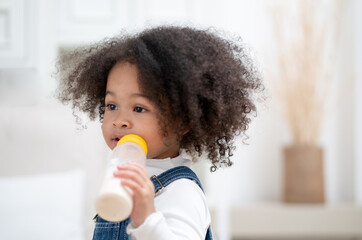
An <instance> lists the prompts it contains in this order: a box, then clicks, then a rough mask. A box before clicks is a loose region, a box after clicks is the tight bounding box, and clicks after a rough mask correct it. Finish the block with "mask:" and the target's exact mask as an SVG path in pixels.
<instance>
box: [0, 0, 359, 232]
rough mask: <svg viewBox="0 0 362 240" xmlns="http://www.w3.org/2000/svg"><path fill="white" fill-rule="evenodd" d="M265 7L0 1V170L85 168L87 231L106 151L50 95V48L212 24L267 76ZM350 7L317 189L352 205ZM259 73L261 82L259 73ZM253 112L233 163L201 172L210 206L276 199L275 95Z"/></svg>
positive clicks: (284, 135) (354, 127) (355, 192)
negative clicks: (322, 184) (237, 41)
mask: <svg viewBox="0 0 362 240" xmlns="http://www.w3.org/2000/svg"><path fill="white" fill-rule="evenodd" d="M273 3H274V1H263V0H259V1H232V0H223V1H221V0H212V1H210V0H208V1H207V0H200V1H192V0H179V1H167V0H158V1H149V0H148V1H147V0H135V1H131V0H129V1H126V0H123V1H117V0H105V1H96V0H92V1H90V0H74V1H71V0H62V1H56V0H1V2H0V112H1V118H0V126H1V135H0V176H10V175H12V176H14V175H23V174H33V173H39V172H46V171H51V172H56V171H63V170H66V169H71V168H82V169H84V170H85V172H86V174H87V181H88V185H87V192H86V194H87V198H86V199H87V201H86V203H85V209H86V214H85V216H84V224H85V225H86V231H87V234H88V235H89V234H90V232H91V228H92V222H91V221H89V220H90V218H91V217H93V216H92V215H93V213H94V209H92V207H93V205H92V201H91V200H92V197H94V194H95V192H96V187H95V186H96V185H97V181H98V179H99V175H100V172H101V171H100V169H101V168H102V166H103V165H102V164H103V163H102V160H103V159H104V158H105V156H106V152H107V148H106V146H105V144H104V143H103V139H102V136H101V132H100V125H99V124H98V123H92V124H89V129H87V130H83V131H78V130H76V128H77V126H76V125H75V122H74V119H73V116H72V113H71V111H70V110H69V109H68V108H66V107H64V106H61V105H60V104H59V103H58V102H56V101H55V100H54V98H53V91H54V88H55V86H56V82H55V80H54V79H53V78H52V77H51V72H52V71H54V59H55V57H56V55H57V51H58V49H59V48H60V47H66V46H72V45H77V44H86V43H89V42H93V41H97V40H100V39H102V38H104V37H106V36H111V35H113V34H115V33H118V32H119V31H120V30H121V29H124V28H126V29H128V30H129V31H137V30H140V29H143V28H144V27H147V26H150V25H157V24H163V23H174V24H178V23H186V24H191V25H193V26H200V27H209V26H213V27H216V28H218V29H222V30H225V31H227V32H229V33H231V34H236V35H241V36H242V37H243V39H244V41H245V42H246V43H247V45H248V47H250V48H251V50H252V54H253V55H254V56H255V57H256V59H257V60H258V62H257V64H258V65H259V67H260V69H261V71H262V72H263V74H266V70H265V69H266V68H267V67H268V66H269V65H270V64H271V62H272V59H270V55H269V52H270V50H269V49H270V48H272V47H273V46H271V43H272V40H271V36H272V35H271V24H270V19H269V13H268V7H269V6H270V5H273ZM354 4H355V6H356V7H354V8H352V7H351V6H350V5H349V7H347V10H346V11H347V12H348V14H347V17H346V19H345V20H344V22H343V30H342V33H343V37H342V38H341V48H340V50H339V52H338V56H339V57H340V60H339V61H338V65H337V67H336V69H335V70H336V74H335V78H334V79H333V81H334V83H335V86H334V88H333V89H334V91H333V94H332V98H331V100H330V103H329V104H330V107H329V111H328V113H327V117H326V119H325V125H324V132H323V134H322V139H321V142H322V144H323V146H324V147H325V150H326V158H325V164H326V188H327V189H326V191H327V202H330V203H339V202H351V201H353V200H354V199H355V197H356V198H357V199H358V201H359V202H360V203H361V202H362V200H361V199H362V190H361V188H362V181H361V179H362V170H361V166H362V160H361V155H362V154H361V150H360V148H359V147H358V146H360V145H361V137H360V136H362V134H361V127H360V126H359V124H358V123H359V122H361V108H360V106H361V104H362V101H361V97H360V96H361V94H362V92H361V75H362V74H361V56H362V53H361V47H360V46H359V45H358V44H357V43H359V42H361V41H360V40H361V31H360V30H359V29H360V24H361V20H360V14H361V4H360V2H358V1H355V3H354ZM354 17H358V18H356V19H357V20H354ZM353 21H354V24H352V23H353ZM356 30H357V31H356ZM355 32H356V33H357V35H355ZM357 47H358V48H357ZM356 48H357V49H358V50H357V54H356V55H354V54H355V52H356ZM353 72H356V76H355V78H353ZM265 77H266V81H267V80H268V76H265ZM353 79H355V80H357V81H355V82H353ZM267 84H268V83H267ZM259 109H260V110H259V113H258V117H257V118H256V119H255V121H254V122H253V123H252V125H251V127H250V130H249V136H250V139H249V140H248V143H249V145H242V144H241V143H240V144H239V145H238V146H239V147H238V149H237V151H236V153H235V156H234V158H233V159H234V162H235V165H234V166H233V167H232V168H230V169H225V170H220V171H219V172H217V173H215V174H209V173H206V172H207V170H206V168H207V167H205V170H204V172H202V171H201V172H202V174H203V175H204V179H205V181H206V184H207V186H206V189H207V194H208V196H209V197H210V202H211V203H216V205H217V203H220V202H221V203H223V202H226V203H229V204H240V203H243V204H247V203H255V202H270V201H273V202H277V201H279V200H280V199H281V193H282V179H281V177H282V169H281V167H282V166H281V148H282V146H283V145H284V144H287V143H288V141H289V140H290V135H289V133H288V129H287V128H286V126H285V123H284V122H283V119H282V117H280V113H279V112H278V107H277V101H276V100H275V98H274V96H271V98H270V99H269V101H268V102H267V103H265V104H260V108H259ZM24 139H30V141H27V143H28V144H30V145H29V147H26V148H25V150H24V151H23V152H21V153H20V154H18V149H19V148H20V146H22V143H23V141H24ZM15 152H16V153H17V154H14V153H15ZM24 159H26V161H24ZM354 169H356V170H354ZM225 186H228V187H227V188H226V187H225ZM223 211H224V212H225V211H226V212H227V209H226V210H225V209H224V210H223ZM220 229H222V226H221V228H220ZM220 234H221V235H222V234H224V235H222V236H220V239H222V238H223V239H228V235H227V233H220ZM88 235H87V238H89V237H88Z"/></svg>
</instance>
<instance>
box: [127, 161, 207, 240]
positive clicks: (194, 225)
mask: <svg viewBox="0 0 362 240" xmlns="http://www.w3.org/2000/svg"><path fill="white" fill-rule="evenodd" d="M189 165H191V161H190V160H187V159H184V158H182V157H181V156H178V157H176V158H173V159H171V158H166V159H148V160H147V162H146V168H147V171H148V174H149V176H150V177H151V176H152V175H156V176H157V175H159V174H161V173H162V172H164V171H167V170H169V169H171V168H174V167H178V166H189ZM155 209H156V212H155V213H153V214H151V215H150V216H148V217H147V218H146V220H145V221H144V223H143V224H142V225H140V226H139V227H135V225H134V224H133V223H132V222H131V223H130V224H129V225H128V227H127V233H128V234H130V235H131V239H132V240H146V239H147V240H181V239H187V240H190V239H192V240H198V239H200V240H204V239H205V236H206V232H207V229H208V227H209V225H210V221H211V219H210V212H209V209H208V206H207V202H206V198H205V195H204V193H203V191H202V190H201V188H200V187H199V186H198V185H197V184H196V183H195V182H193V181H190V180H189V179H179V180H176V181H174V182H172V183H171V184H169V185H168V186H167V187H166V188H165V189H164V190H163V191H162V192H161V193H160V194H158V195H157V196H155Z"/></svg>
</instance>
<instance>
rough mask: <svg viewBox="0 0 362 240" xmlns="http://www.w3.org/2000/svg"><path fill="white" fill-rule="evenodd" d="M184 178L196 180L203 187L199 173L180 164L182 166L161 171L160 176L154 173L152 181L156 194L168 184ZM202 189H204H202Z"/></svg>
mask: <svg viewBox="0 0 362 240" xmlns="http://www.w3.org/2000/svg"><path fill="white" fill-rule="evenodd" d="M182 178H186V179H190V180H192V181H194V182H195V183H196V184H197V185H198V186H199V187H200V188H201V189H202V186H201V183H200V180H199V179H198V177H197V175H196V174H195V173H194V172H193V171H192V170H191V169H190V168H188V167H185V166H180V167H175V168H171V169H169V170H167V171H166V172H163V173H161V174H160V175H158V176H156V175H153V176H152V177H151V181H152V182H153V185H154V186H155V194H156V195H157V194H158V193H160V192H161V191H162V190H163V189H164V188H165V187H166V186H167V185H169V184H170V183H172V182H173V181H176V180H178V179H182ZM202 191H204V190H203V189H202Z"/></svg>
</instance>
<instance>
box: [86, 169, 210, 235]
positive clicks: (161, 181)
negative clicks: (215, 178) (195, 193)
mask: <svg viewBox="0 0 362 240" xmlns="http://www.w3.org/2000/svg"><path fill="white" fill-rule="evenodd" d="M181 178H187V179H190V180H193V181H194V182H195V183H197V185H199V187H200V188H201V189H202V187H201V184H200V180H199V179H198V178H197V176H196V174H195V173H194V172H193V171H192V170H191V169H190V168H188V167H184V166H180V167H175V168H172V169H170V170H167V171H166V172H163V173H161V174H160V175H159V176H157V177H156V176H152V177H151V181H152V182H153V185H154V186H155V194H158V193H160V192H161V191H162V190H163V189H164V188H165V187H166V186H167V185H169V184H170V183H172V182H173V181H175V180H178V179H181ZM94 219H95V220H96V226H95V228H94V233H93V240H129V239H130V236H129V235H128V234H127V233H126V228H127V225H128V224H129V223H130V222H131V218H130V217H129V218H128V219H126V220H124V221H122V222H108V221H106V220H104V219H102V218H101V217H99V216H98V214H97V215H96V216H95V217H94ZM205 240H212V234H211V228H210V227H209V228H208V230H207V233H206V238H205Z"/></svg>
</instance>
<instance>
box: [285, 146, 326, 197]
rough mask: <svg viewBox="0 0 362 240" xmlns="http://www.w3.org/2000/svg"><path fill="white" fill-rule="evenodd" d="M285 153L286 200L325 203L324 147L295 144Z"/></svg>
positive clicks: (286, 149)
mask: <svg viewBox="0 0 362 240" xmlns="http://www.w3.org/2000/svg"><path fill="white" fill-rule="evenodd" d="M283 153H284V202H287V203H324V170H323V149H322V148H320V147H315V146H304V145H293V146H289V147H285V148H284V149H283Z"/></svg>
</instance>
